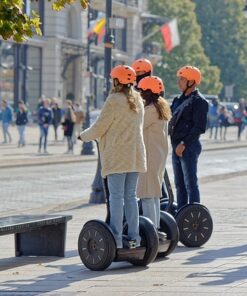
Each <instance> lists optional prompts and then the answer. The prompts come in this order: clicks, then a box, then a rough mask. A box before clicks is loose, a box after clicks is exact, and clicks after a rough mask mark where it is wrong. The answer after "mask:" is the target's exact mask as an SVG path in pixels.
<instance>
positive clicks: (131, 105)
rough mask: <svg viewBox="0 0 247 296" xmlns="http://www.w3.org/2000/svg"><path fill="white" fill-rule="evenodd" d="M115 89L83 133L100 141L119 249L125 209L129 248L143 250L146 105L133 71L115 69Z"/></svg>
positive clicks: (87, 139) (127, 67) (88, 138)
mask: <svg viewBox="0 0 247 296" xmlns="http://www.w3.org/2000/svg"><path fill="white" fill-rule="evenodd" d="M111 77H112V79H113V88H112V91H111V94H110V95H109V96H108V98H107V100H106V102H105V104H104V106H103V109H102V111H101V113H100V115H99V117H98V118H97V120H96V121H95V122H94V124H93V125H92V126H91V127H90V128H88V129H86V130H85V131H83V132H81V134H80V139H81V140H82V141H85V142H89V141H92V140H94V139H99V148H100V155H101V162H102V176H103V178H105V177H107V182H108V187H109V192H110V227H111V229H112V231H113V234H114V237H115V241H116V246H117V248H122V247H123V242H122V231H123V205H124V210H125V215H126V219H127V223H128V240H129V241H128V243H127V246H129V247H138V246H140V235H139V211H138V203H137V197H136V186H137V179H138V174H139V173H144V172H145V171H146V153H145V146H144V141H143V131H142V130H143V117H144V105H143V102H142V98H141V96H140V94H139V93H137V92H136V91H135V90H134V89H133V87H132V85H133V84H134V82H135V79H136V74H135V71H134V69H132V68H131V67H129V66H126V65H119V66H117V67H115V68H113V69H112V71H111Z"/></svg>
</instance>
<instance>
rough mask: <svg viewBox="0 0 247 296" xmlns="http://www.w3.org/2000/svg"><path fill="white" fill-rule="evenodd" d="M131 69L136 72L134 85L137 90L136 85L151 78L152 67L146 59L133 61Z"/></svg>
mask: <svg viewBox="0 0 247 296" xmlns="http://www.w3.org/2000/svg"><path fill="white" fill-rule="evenodd" d="M131 67H132V68H133V69H134V70H135V72H136V84H135V89H136V90H138V83H139V82H140V81H141V80H142V79H143V78H145V77H148V76H151V75H152V71H153V65H152V63H151V62H150V61H149V60H148V59H144V58H141V59H138V60H135V61H134V62H133V63H132V65H131Z"/></svg>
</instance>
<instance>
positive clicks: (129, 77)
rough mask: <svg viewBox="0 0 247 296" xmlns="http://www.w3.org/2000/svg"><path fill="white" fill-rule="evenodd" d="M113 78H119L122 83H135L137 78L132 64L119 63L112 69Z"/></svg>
mask: <svg viewBox="0 0 247 296" xmlns="http://www.w3.org/2000/svg"><path fill="white" fill-rule="evenodd" d="M111 78H112V79H115V78H117V79H118V81H119V82H120V83H121V84H129V83H131V84H133V83H134V82H135V80H136V73H135V71H134V69H132V68H131V67H130V66H127V65H118V66H116V67H114V68H113V69H112V70H111Z"/></svg>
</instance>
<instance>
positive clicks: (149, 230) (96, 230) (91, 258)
mask: <svg viewBox="0 0 247 296" xmlns="http://www.w3.org/2000/svg"><path fill="white" fill-rule="evenodd" d="M97 147H98V143H97ZM103 181H104V182H103V183H104V190H105V196H106V209H107V215H106V220H105V221H101V220H90V221H88V222H86V223H85V224H84V226H83V228H82V230H81V232H80V235H79V239H78V252H79V255H80V258H81V260H82V262H83V264H84V265H85V266H86V267H87V268H89V269H91V270H95V271H99V270H105V269H106V268H107V267H109V266H110V264H111V263H112V262H113V261H115V262H116V261H128V262H130V263H131V264H133V265H137V266H146V265H148V264H149V263H151V262H152V261H153V260H154V259H155V258H156V256H157V252H158V246H159V238H158V234H157V231H156V229H155V226H154V225H153V223H152V222H151V221H150V220H149V219H148V218H145V217H142V216H140V217H139V233H140V236H141V246H140V247H137V248H131V245H130V243H129V241H128V239H127V235H126V234H127V230H128V225H127V223H125V224H124V226H123V245H124V246H126V247H127V248H123V249H117V247H116V242H115V239H114V236H113V233H112V230H111V228H110V226H109V221H110V207H109V191H108V186H107V180H106V179H104V180H103Z"/></svg>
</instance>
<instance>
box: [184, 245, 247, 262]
mask: <svg viewBox="0 0 247 296" xmlns="http://www.w3.org/2000/svg"><path fill="white" fill-rule="evenodd" d="M239 256H243V257H246V256H247V245H242V246H234V247H228V248H221V249H217V250H212V249H211V250H202V251H199V252H198V254H197V255H196V256H193V257H191V258H189V259H188V261H187V262H185V263H184V264H186V265H189V264H202V261H203V263H205V264H207V263H209V262H213V261H214V260H217V259H222V258H234V257H239Z"/></svg>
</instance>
